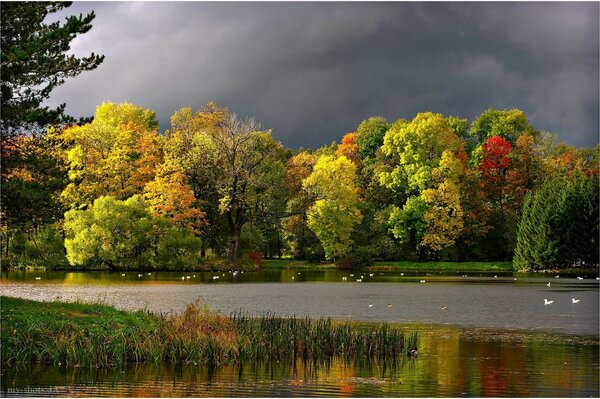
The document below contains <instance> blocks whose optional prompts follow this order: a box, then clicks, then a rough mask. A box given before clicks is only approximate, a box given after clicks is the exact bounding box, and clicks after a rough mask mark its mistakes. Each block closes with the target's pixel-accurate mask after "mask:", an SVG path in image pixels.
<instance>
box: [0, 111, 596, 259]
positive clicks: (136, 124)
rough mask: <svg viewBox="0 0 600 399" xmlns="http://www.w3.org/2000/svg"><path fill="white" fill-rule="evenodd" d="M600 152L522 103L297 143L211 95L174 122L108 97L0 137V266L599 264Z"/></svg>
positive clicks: (372, 123)
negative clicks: (61, 122) (566, 136)
mask: <svg viewBox="0 0 600 399" xmlns="http://www.w3.org/2000/svg"><path fill="white" fill-rule="evenodd" d="M599 151H600V150H599V147H598V146H596V147H595V148H594V149H587V148H582V149H576V148H573V147H569V146H567V145H565V144H557V143H556V142H555V140H554V137H553V136H552V135H551V134H549V133H546V132H539V131H537V130H535V129H534V128H533V127H532V126H531V125H530V124H529V122H528V120H527V118H526V116H525V114H524V113H523V112H522V111H520V110H495V109H488V110H486V111H485V112H484V113H483V114H481V115H480V116H479V117H478V118H476V119H475V120H474V121H472V122H471V123H469V122H468V121H467V120H466V119H461V118H457V117H445V116H443V115H441V114H434V113H431V112H425V113H420V114H418V115H417V116H416V117H415V118H414V119H412V120H405V119H399V120H397V121H395V122H393V123H388V122H387V121H386V120H385V119H384V118H381V117H373V118H369V119H367V120H365V121H363V122H362V123H361V124H360V125H359V126H358V127H357V129H356V131H355V132H352V133H348V134H346V135H345V136H343V137H342V138H341V142H340V143H339V144H338V143H332V144H331V145H326V146H323V147H321V148H319V149H317V150H305V149H299V150H297V151H292V150H290V149H286V148H284V147H283V145H282V144H281V143H279V142H278V141H277V140H275V139H274V138H273V137H272V135H271V132H270V131H268V130H263V129H262V128H261V127H260V125H259V124H258V123H257V122H255V121H254V120H252V119H241V118H239V117H237V116H236V115H235V114H233V113H232V112H230V111H229V110H228V109H227V108H223V107H220V106H217V105H215V104H214V103H209V104H207V105H206V106H204V107H203V108H202V109H200V110H199V111H197V112H193V111H192V110H191V109H189V108H183V109H181V110H179V111H177V112H176V113H175V114H173V116H172V117H171V126H170V128H169V129H168V130H167V131H165V132H164V133H162V134H161V133H160V132H159V128H158V122H157V120H156V118H155V114H154V113H153V112H152V111H150V110H146V109H143V108H140V107H137V106H135V105H132V104H118V105H117V104H112V103H105V104H102V105H101V106H99V107H98V108H97V110H96V114H95V117H94V119H93V121H92V122H89V123H85V124H81V125H73V126H69V127H64V128H60V129H59V128H50V129H48V130H47V131H46V132H44V133H42V134H21V135H17V136H14V137H3V143H2V260H3V265H13V266H28V265H44V266H47V267H68V266H69V265H71V266H78V267H95V266H103V265H108V266H109V267H112V268H120V267H136V268H169V269H185V268H192V267H196V266H197V265H198V264H201V263H203V262H206V259H207V258H224V257H226V258H227V260H228V262H230V263H235V262H240V261H245V262H248V261H255V260H256V259H259V258H260V257H261V256H262V257H281V256H293V257H295V258H298V259H307V260H310V261H320V260H325V259H330V260H334V261H336V263H337V264H338V265H339V266H340V267H357V266H363V265H365V264H367V263H368V262H370V261H371V260H373V259H387V260H400V259H402V260H458V261H465V260H510V259H513V256H514V260H515V266H516V267H518V268H547V267H569V266H574V265H583V264H585V265H589V264H598V160H599V159H598V156H599Z"/></svg>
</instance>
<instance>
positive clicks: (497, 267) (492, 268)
mask: <svg viewBox="0 0 600 399" xmlns="http://www.w3.org/2000/svg"><path fill="white" fill-rule="evenodd" d="M370 269H372V270H402V271H421V270H422V271H457V272H512V271H514V269H513V265H512V262H410V261H389V262H374V265H373V266H371V267H370Z"/></svg>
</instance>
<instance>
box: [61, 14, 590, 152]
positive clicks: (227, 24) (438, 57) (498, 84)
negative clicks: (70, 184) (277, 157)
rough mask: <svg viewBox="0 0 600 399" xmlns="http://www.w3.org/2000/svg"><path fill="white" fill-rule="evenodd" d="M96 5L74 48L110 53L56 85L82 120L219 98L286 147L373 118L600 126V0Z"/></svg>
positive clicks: (335, 135)
mask: <svg viewBox="0 0 600 399" xmlns="http://www.w3.org/2000/svg"><path fill="white" fill-rule="evenodd" d="M90 10H94V11H95V12H96V19H95V20H94V22H93V26H94V27H93V29H92V30H91V31H90V32H88V33H86V34H85V35H82V36H80V37H78V38H77V39H76V40H75V41H74V42H73V48H72V50H73V52H74V53H75V54H78V55H87V54H89V53H90V52H92V51H94V52H96V53H100V54H104V55H105V56H106V59H105V61H104V63H103V64H102V65H100V67H98V68H97V69H96V70H94V71H90V72H84V73H83V74H81V75H79V76H78V77H76V78H72V79H70V80H68V81H67V83H65V84H64V85H63V86H61V87H59V88H57V89H55V90H54V91H53V92H52V98H51V101H50V104H59V103H62V102H66V103H67V112H68V113H70V114H71V115H74V116H84V115H92V114H93V113H94V109H95V107H96V106H97V105H98V104H100V103H102V102H103V101H113V102H122V101H128V102H132V103H135V104H137V105H140V106H143V107H146V108H150V109H152V110H154V111H155V112H156V113H157V117H158V119H159V122H160V127H161V130H165V129H168V128H169V118H170V116H171V114H172V113H173V112H174V111H175V110H177V109H179V108H181V107H184V106H187V107H191V108H193V109H198V108H199V107H201V106H202V105H203V104H205V103H207V102H208V101H215V102H217V103H218V104H220V105H224V106H227V107H229V108H230V109H231V110H233V111H235V112H237V113H238V114H239V115H242V116H254V117H255V118H256V119H257V120H258V121H260V122H261V123H262V125H263V127H265V128H272V129H273V135H274V137H275V138H277V139H279V140H281V141H282V142H283V143H284V144H285V145H286V146H288V147H292V148H296V147H298V146H303V147H311V148H316V147H319V146H321V145H323V144H326V143H329V142H331V141H333V140H339V139H340V138H341V136H342V135H343V134H345V133H347V132H350V131H354V130H355V129H356V126H357V125H358V124H359V123H360V122H361V121H362V120H363V119H366V118H367V117H369V116H375V115H381V116H383V117H385V118H386V119H387V120H388V121H390V122H393V121H394V120H396V119H398V118H401V117H404V118H408V119H412V118H413V117H414V116H415V114H416V113H418V112H420V111H434V112H441V113H443V114H445V115H456V116H461V117H466V118H468V119H469V121H471V120H472V119H473V118H475V117H476V116H477V115H479V114H480V113H481V112H483V111H484V110H485V109H486V108H488V107H494V108H501V109H504V108H520V109H522V110H524V111H525V113H526V114H527V116H528V117H529V119H530V122H531V123H532V125H533V126H534V127H535V128H537V129H541V130H548V131H552V132H554V133H556V134H557V135H558V136H559V138H560V139H561V140H564V141H566V142H567V143H569V144H571V145H576V146H590V145H594V144H596V143H597V142H598V132H599V94H598V93H599V76H598V75H599V72H598V71H599V61H598V59H599V56H598V48H599V39H598V37H599V22H598V21H599V3H597V2H590V3H475V4H474V3H190V2H187V3H143V2H135V3H119V2H108V3H95V2H90V3H74V4H73V6H71V7H70V8H68V9H67V10H66V12H67V13H68V14H78V13H80V12H81V13H86V12H89V11H90Z"/></svg>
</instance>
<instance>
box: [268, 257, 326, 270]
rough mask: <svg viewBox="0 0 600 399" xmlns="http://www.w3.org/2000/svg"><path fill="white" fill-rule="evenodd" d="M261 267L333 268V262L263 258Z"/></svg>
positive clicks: (269, 268)
mask: <svg viewBox="0 0 600 399" xmlns="http://www.w3.org/2000/svg"><path fill="white" fill-rule="evenodd" d="M261 268H262V269H263V270H274V269H293V270H296V269H297V270H331V269H335V264H333V263H329V262H328V263H323V264H321V263H310V262H308V261H305V260H297V259H264V260H263V261H262V266H261Z"/></svg>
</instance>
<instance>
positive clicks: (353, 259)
mask: <svg viewBox="0 0 600 399" xmlns="http://www.w3.org/2000/svg"><path fill="white" fill-rule="evenodd" d="M372 259H373V256H372V253H371V251H370V250H369V248H368V247H358V248H355V249H353V250H352V251H351V252H350V253H349V254H348V255H346V256H344V257H342V258H341V259H339V260H338V261H337V262H336V263H335V264H336V266H337V268H338V269H341V270H348V269H361V268H363V267H367V266H369V265H370V264H371V261H372Z"/></svg>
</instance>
